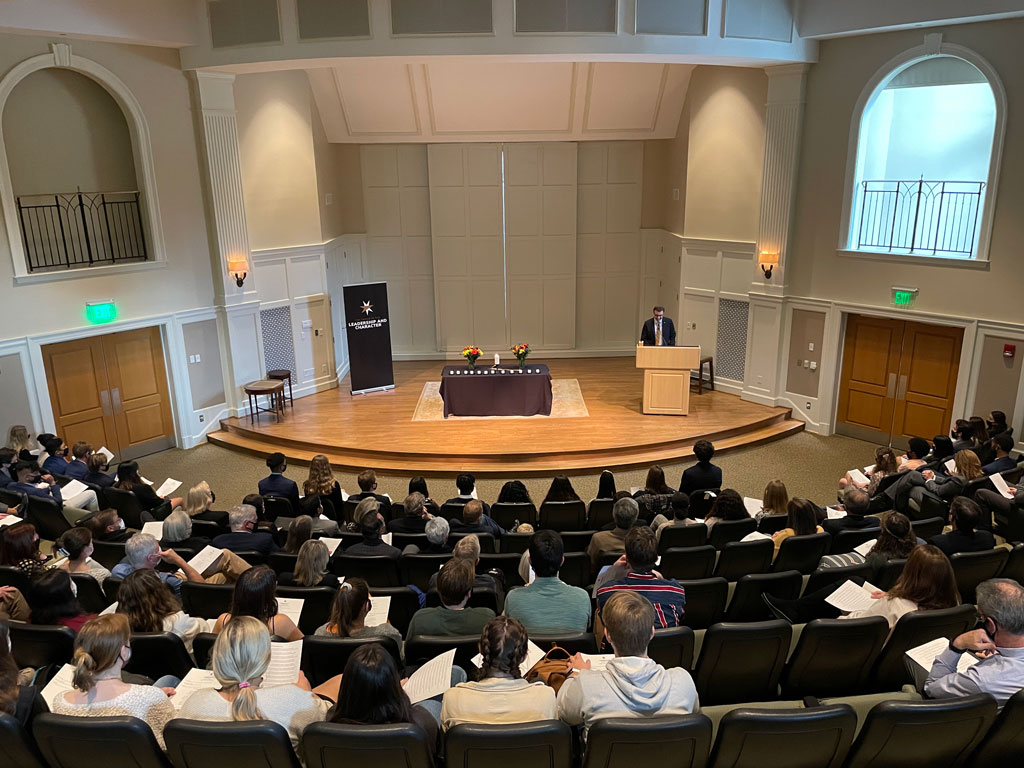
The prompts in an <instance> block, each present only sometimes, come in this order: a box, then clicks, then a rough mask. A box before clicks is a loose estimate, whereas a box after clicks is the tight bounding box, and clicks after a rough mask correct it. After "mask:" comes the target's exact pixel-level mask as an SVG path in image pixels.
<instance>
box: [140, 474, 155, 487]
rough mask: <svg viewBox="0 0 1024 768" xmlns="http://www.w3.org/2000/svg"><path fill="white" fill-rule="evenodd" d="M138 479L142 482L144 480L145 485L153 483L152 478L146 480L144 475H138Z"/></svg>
mask: <svg viewBox="0 0 1024 768" xmlns="http://www.w3.org/2000/svg"><path fill="white" fill-rule="evenodd" d="M139 480H141V481H142V482H144V483H145V484H146V485H152V484H153V481H152V480H147V479H146V478H144V477H143V476H142V475H139Z"/></svg>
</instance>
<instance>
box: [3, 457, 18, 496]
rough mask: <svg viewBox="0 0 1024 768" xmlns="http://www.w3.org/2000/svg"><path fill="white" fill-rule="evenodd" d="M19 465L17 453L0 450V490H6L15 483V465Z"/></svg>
mask: <svg viewBox="0 0 1024 768" xmlns="http://www.w3.org/2000/svg"><path fill="white" fill-rule="evenodd" d="M17 463H18V454H17V453H15V452H14V451H12V450H11V449H10V448H0V488H6V487H7V486H9V485H10V484H11V483H13V482H14V474H13V472H14V465H15V464H17Z"/></svg>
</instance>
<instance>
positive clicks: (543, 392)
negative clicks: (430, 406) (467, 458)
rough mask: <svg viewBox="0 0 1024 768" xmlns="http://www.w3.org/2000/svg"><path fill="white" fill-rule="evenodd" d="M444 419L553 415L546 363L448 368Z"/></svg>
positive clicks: (444, 379)
mask: <svg viewBox="0 0 1024 768" xmlns="http://www.w3.org/2000/svg"><path fill="white" fill-rule="evenodd" d="M441 399H442V400H444V417H445V418H446V419H447V418H448V416H449V415H454V416H536V415H537V414H543V415H545V416H550V415H551V372H550V371H549V370H548V367H547V366H546V365H543V364H537V365H531V364H529V363H527V365H526V370H525V371H523V372H522V373H520V372H519V366H518V365H516V366H501V367H499V368H495V367H493V366H482V365H477V366H476V368H475V369H473V370H470V368H469V366H468V365H446V366H445V367H444V369H443V370H442V371H441Z"/></svg>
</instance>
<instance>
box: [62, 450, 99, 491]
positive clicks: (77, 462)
mask: <svg viewBox="0 0 1024 768" xmlns="http://www.w3.org/2000/svg"><path fill="white" fill-rule="evenodd" d="M90 456H92V446H91V445H89V444H88V443H87V442H85V441H83V440H79V441H78V442H77V443H75V444H74V445H73V446H71V461H69V462H68V463H67V466H66V467H64V471H63V472H62V473H60V474H63V475H64V476H65V477H70V478H73V479H74V480H82V481H83V482H84V481H85V477H86V475H88V474H89V464H88V463H87V462H88V460H89V457H90Z"/></svg>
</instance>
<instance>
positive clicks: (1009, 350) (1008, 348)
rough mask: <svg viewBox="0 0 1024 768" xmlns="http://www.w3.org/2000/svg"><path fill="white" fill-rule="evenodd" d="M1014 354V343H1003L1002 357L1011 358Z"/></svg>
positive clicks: (1015, 352) (1015, 346)
mask: <svg viewBox="0 0 1024 768" xmlns="http://www.w3.org/2000/svg"><path fill="white" fill-rule="evenodd" d="M1016 354H1017V345H1016V344H1003V357H1005V358H1006V359H1007V360H1012V359H1013V358H1014V356H1015V355H1016Z"/></svg>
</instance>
